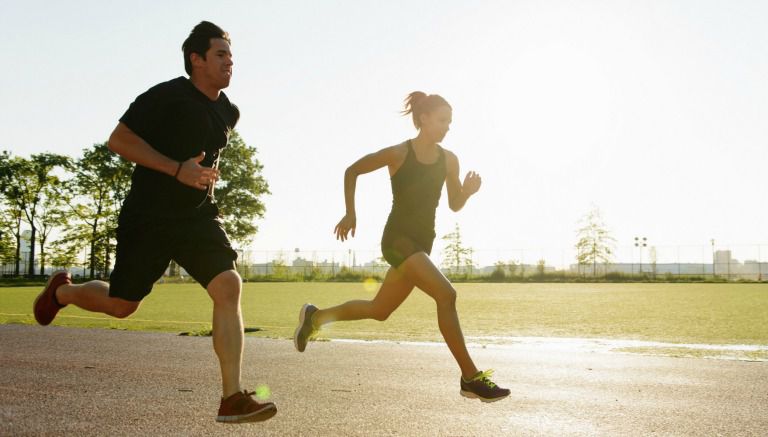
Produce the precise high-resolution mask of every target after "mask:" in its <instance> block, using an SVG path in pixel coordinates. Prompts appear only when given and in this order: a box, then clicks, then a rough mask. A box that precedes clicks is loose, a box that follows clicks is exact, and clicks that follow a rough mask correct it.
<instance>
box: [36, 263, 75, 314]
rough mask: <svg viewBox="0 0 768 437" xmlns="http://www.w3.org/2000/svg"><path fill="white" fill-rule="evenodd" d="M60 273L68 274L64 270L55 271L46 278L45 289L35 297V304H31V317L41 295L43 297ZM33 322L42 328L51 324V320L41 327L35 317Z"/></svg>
mask: <svg viewBox="0 0 768 437" xmlns="http://www.w3.org/2000/svg"><path fill="white" fill-rule="evenodd" d="M61 273H65V274H68V273H69V272H68V271H66V270H56V271H55V272H53V273H51V275H50V276H48V280H47V281H46V282H45V288H43V291H41V292H40V294H38V295H37V297H36V298H35V302H34V303H33V304H32V313H33V315H34V312H35V308H37V302H39V301H40V298H42V297H43V295H45V292H46V291H47V290H48V287H50V286H51V282H53V278H55V277H56V276H58V275H60V274H61ZM54 293H55V291H54ZM54 318H55V317H54ZM35 321H36V322H37V323H39V324H40V325H42V326H48V325H50V324H51V322H53V320H51V322H48V323H46V324H45V325H43V324H42V323H40V321H38V320H37V317H35Z"/></svg>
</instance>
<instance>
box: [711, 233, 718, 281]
mask: <svg viewBox="0 0 768 437" xmlns="http://www.w3.org/2000/svg"><path fill="white" fill-rule="evenodd" d="M709 242H710V243H711V244H712V279H715V276H717V273H716V272H715V239H714V238H712V239H711V240H709Z"/></svg>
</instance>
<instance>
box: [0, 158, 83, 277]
mask: <svg viewBox="0 0 768 437" xmlns="http://www.w3.org/2000/svg"><path fill="white" fill-rule="evenodd" d="M67 162H68V158H67V157H65V156H61V155H57V154H53V153H39V154H34V155H32V156H31V157H30V159H25V158H22V157H11V156H10V154H9V153H7V152H6V153H3V159H2V160H0V192H2V194H3V197H4V198H5V200H6V202H7V203H9V204H10V205H12V207H13V208H15V209H17V210H20V211H21V213H22V219H23V220H24V221H25V222H26V223H27V224H28V225H29V227H30V229H31V233H30V241H29V244H30V250H29V260H28V262H27V269H28V270H27V274H28V275H30V276H32V275H34V273H35V271H34V269H35V243H36V237H37V230H38V228H37V226H38V215H39V213H40V208H41V206H42V204H43V203H44V202H45V193H46V190H47V189H49V188H52V187H57V186H58V185H59V183H60V180H59V178H58V177H57V176H56V175H54V174H53V170H54V169H55V168H56V167H63V166H65V165H66V164H67Z"/></svg>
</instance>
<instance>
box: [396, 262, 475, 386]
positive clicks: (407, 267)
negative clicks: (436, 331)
mask: <svg viewBox="0 0 768 437" xmlns="http://www.w3.org/2000/svg"><path fill="white" fill-rule="evenodd" d="M398 269H399V271H400V272H401V273H402V274H403V275H404V276H405V277H406V278H407V280H408V282H409V283H413V284H415V285H416V286H417V287H419V288H420V289H421V290H422V291H424V292H425V293H427V294H428V295H429V296H430V297H432V298H433V299H434V300H435V303H437V324H438V326H439V327H440V333H441V334H443V339H445V343H446V344H447V345H448V349H450V351H451V353H452V354H453V357H454V358H455V359H456V362H457V363H458V364H459V368H461V375H462V376H463V377H464V378H465V379H469V378H471V377H472V376H474V375H475V374H476V373H477V371H478V370H477V367H475V363H474V362H473V361H472V358H471V357H470V356H469V352H468V351H467V345H466V343H465V342H464V334H462V332H461V326H460V324H459V316H458V314H457V312H456V290H455V289H454V288H453V286H452V285H451V283H450V281H448V278H446V277H445V275H443V273H442V272H440V270H439V269H438V268H437V267H435V265H434V264H432V260H430V259H429V257H428V256H427V254H426V253H424V252H419V253H415V254H413V255H411V256H409V257H408V259H406V260H405V262H403V263H402V264H401V265H400V267H399V268H398Z"/></svg>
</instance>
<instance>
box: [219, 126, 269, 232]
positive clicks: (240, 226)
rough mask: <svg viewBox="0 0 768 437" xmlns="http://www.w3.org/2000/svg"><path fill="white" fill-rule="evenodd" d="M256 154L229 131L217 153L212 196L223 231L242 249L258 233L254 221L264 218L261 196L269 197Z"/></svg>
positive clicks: (236, 135) (237, 135)
mask: <svg viewBox="0 0 768 437" xmlns="http://www.w3.org/2000/svg"><path fill="white" fill-rule="evenodd" d="M256 153H257V151H256V148H255V147H251V146H248V145H246V144H245V141H243V139H242V138H241V137H240V134H238V133H237V131H234V130H233V131H232V132H231V133H230V136H229V141H228V142H227V147H225V148H224V149H223V150H222V152H221V162H220V165H219V170H220V171H221V177H220V179H219V181H218V182H217V183H216V190H215V192H214V195H215V197H216V204H217V205H218V206H219V211H220V213H221V215H222V218H223V222H224V230H225V231H227V235H228V236H229V238H230V239H231V240H232V241H233V242H237V243H240V244H242V245H244V244H247V243H248V242H249V241H250V240H251V239H252V238H253V236H254V235H255V234H256V232H257V231H258V227H257V226H256V225H255V224H254V220H255V219H256V218H257V217H258V218H262V217H264V212H265V206H264V203H263V202H262V201H261V196H263V195H265V194H270V192H269V185H268V184H267V181H266V180H265V179H264V177H263V176H262V174H261V170H262V168H263V166H262V165H261V163H260V162H259V160H258V159H257V158H256Z"/></svg>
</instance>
